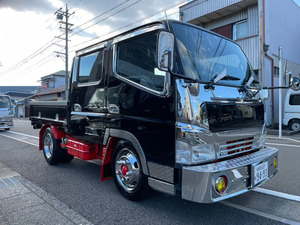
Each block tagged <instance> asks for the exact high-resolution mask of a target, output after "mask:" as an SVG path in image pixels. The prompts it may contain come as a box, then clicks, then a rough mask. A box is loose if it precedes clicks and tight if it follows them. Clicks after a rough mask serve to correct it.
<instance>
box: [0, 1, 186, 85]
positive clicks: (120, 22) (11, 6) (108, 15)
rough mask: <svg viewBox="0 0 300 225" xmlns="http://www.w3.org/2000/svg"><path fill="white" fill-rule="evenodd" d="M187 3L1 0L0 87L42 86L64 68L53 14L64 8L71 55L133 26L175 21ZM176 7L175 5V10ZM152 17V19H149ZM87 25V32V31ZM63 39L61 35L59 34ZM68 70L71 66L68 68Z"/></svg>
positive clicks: (62, 43) (61, 42) (57, 26)
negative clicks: (44, 79)
mask: <svg viewBox="0 0 300 225" xmlns="http://www.w3.org/2000/svg"><path fill="white" fill-rule="evenodd" d="M185 2H187V0H164V1H162V0H114V1H112V0H101V1H99V0H0V86H5V85H7V86H20V85H22V86H23V85H24V86H25V85H40V83H39V82H37V81H38V80H40V78H41V77H42V76H45V75H48V74H51V73H53V72H56V71H59V70H64V69H65V62H64V60H65V59H64V58H63V57H62V56H60V57H57V56H58V54H56V53H54V52H55V51H56V52H64V45H65V42H64V41H63V40H60V39H54V37H55V36H59V35H63V32H62V31H61V30H60V29H59V26H60V24H59V22H58V20H57V19H56V16H55V15H54V12H55V11H56V10H58V9H59V8H61V7H62V8H63V9H65V5H66V4H68V8H69V9H70V13H73V12H74V14H73V15H72V16H71V17H70V19H69V21H70V23H73V24H74V26H73V27H72V29H73V32H72V33H71V34H70V40H71V41H70V42H69V54H70V60H69V62H70V63H69V64H71V62H72V57H73V56H74V51H75V50H78V49H80V48H82V47H85V46H88V45H90V44H93V43H95V42H99V41H100V40H103V39H106V38H109V37H111V36H113V35H116V34H117V33H121V32H123V31H126V30H128V29H130V28H133V27H135V26H138V25H141V24H143V23H146V22H150V21H153V20H157V19H160V18H164V17H165V13H164V9H166V11H167V14H168V17H169V18H175V19H176V18H178V11H179V10H178V5H179V4H182V3H185ZM174 6H175V7H174ZM153 15H155V16H153ZM88 21H90V22H88ZM88 27H89V28H88ZM62 37H64V36H62ZM69 68H70V66H69Z"/></svg>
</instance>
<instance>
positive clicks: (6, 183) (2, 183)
mask: <svg viewBox="0 0 300 225" xmlns="http://www.w3.org/2000/svg"><path fill="white" fill-rule="evenodd" d="M20 184H21V183H20V181H18V180H17V179H16V178H14V177H8V178H2V179H0V188H6V187H13V186H17V185H20Z"/></svg>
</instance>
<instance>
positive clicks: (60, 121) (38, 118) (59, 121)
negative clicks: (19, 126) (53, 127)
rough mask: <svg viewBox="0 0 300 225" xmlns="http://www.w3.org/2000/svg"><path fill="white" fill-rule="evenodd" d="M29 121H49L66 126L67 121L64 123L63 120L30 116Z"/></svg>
mask: <svg viewBox="0 0 300 225" xmlns="http://www.w3.org/2000/svg"><path fill="white" fill-rule="evenodd" d="M31 119H37V120H46V121H51V122H56V123H63V124H67V121H64V120H56V119H49V118H46V117H38V116H31V117H30V120H31Z"/></svg>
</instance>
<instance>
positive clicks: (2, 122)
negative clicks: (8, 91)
mask: <svg viewBox="0 0 300 225" xmlns="http://www.w3.org/2000/svg"><path fill="white" fill-rule="evenodd" d="M12 110H13V107H12V102H11V99H10V97H9V96H8V95H0V129H4V130H9V129H10V128H12V127H13V126H14V123H13V111H12Z"/></svg>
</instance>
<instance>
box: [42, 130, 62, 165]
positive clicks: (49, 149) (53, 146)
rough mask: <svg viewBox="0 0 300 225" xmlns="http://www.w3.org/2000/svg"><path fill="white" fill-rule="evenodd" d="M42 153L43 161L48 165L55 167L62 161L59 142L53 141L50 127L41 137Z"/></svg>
mask: <svg viewBox="0 0 300 225" xmlns="http://www.w3.org/2000/svg"><path fill="white" fill-rule="evenodd" d="M43 153H44V157H45V160H46V161H47V163H49V164H50V165H55V164H57V163H59V162H60V161H61V160H62V157H63V149H62V148H61V146H60V140H57V139H55V137H54V134H53V132H52V130H51V128H50V127H48V128H47V129H46V131H45V133H44V135H43Z"/></svg>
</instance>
